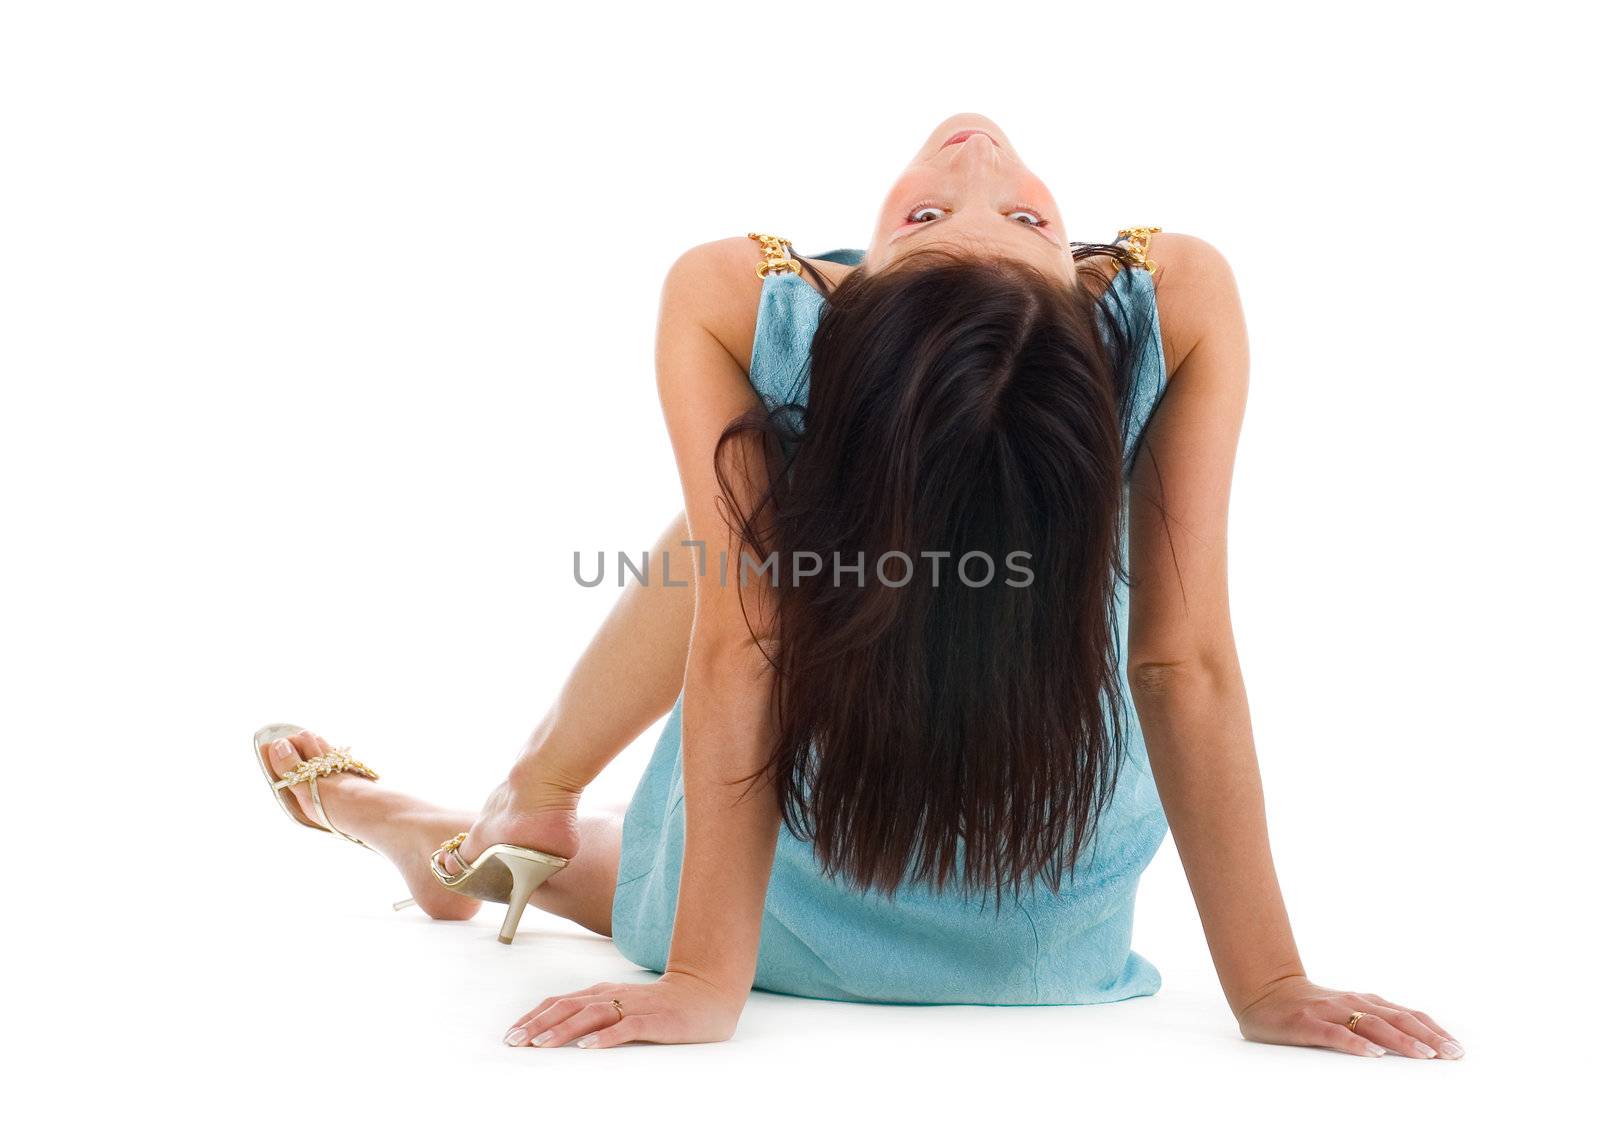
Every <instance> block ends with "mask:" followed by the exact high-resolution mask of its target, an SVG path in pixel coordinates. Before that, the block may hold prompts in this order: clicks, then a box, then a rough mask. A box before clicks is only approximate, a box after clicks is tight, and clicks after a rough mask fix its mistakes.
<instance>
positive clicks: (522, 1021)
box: [506, 983, 616, 1034]
mask: <svg viewBox="0 0 1600 1128" xmlns="http://www.w3.org/2000/svg"><path fill="white" fill-rule="evenodd" d="M615 987H616V984H614V983H596V984H595V985H594V986H593V987H585V988H584V989H583V990H581V991H568V992H567V993H566V994H565V995H551V996H550V997H549V998H547V999H545V1000H544V1001H542V1002H541V1003H540V1004H539V1005H538V1006H536V1007H534V1008H533V1009H532V1010H530V1011H528V1012H527V1013H525V1014H524V1015H523V1016H522V1017H521V1018H519V1019H517V1021H515V1022H513V1023H512V1024H511V1028H510V1029H509V1030H507V1031H506V1033H507V1034H509V1033H511V1031H512V1030H515V1029H516V1028H517V1027H519V1026H525V1025H527V1024H528V1023H530V1022H532V1021H533V1020H534V1019H536V1018H538V1017H539V1016H540V1015H541V1014H543V1013H544V1012H545V1011H547V1010H549V1009H550V1008H551V1007H553V1006H555V1005H556V1004H557V1003H559V1002H561V1001H562V1000H563V999H588V998H592V997H593V996H595V995H600V994H604V993H605V992H607V991H610V990H613V989H614V988H615Z"/></svg>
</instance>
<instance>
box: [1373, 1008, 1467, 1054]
mask: <svg viewBox="0 0 1600 1128" xmlns="http://www.w3.org/2000/svg"><path fill="white" fill-rule="evenodd" d="M1378 1013H1379V1014H1381V1015H1382V1016H1383V1020H1384V1021H1385V1022H1387V1023H1388V1024H1389V1025H1390V1026H1392V1027H1394V1028H1395V1029H1396V1030H1399V1031H1400V1032H1401V1033H1403V1034H1409V1035H1410V1036H1411V1037H1412V1038H1413V1039H1415V1040H1416V1041H1418V1042H1420V1043H1422V1044H1423V1045H1425V1046H1427V1047H1428V1048H1429V1049H1430V1050H1432V1051H1433V1053H1432V1054H1430V1055H1428V1056H1429V1057H1443V1056H1444V1047H1445V1045H1446V1044H1449V1045H1454V1044H1455V1043H1453V1042H1451V1041H1450V1040H1449V1039H1448V1038H1444V1037H1442V1036H1440V1034H1439V1033H1438V1032H1437V1031H1435V1030H1434V1029H1433V1028H1432V1027H1431V1026H1427V1025H1424V1024H1423V1022H1422V1021H1421V1020H1420V1019H1418V1018H1417V1016H1416V1015H1414V1014H1412V1013H1411V1012H1410V1011H1408V1010H1396V1009H1394V1008H1392V1007H1384V1008H1383V1009H1382V1010H1380V1011H1379V1012H1378Z"/></svg>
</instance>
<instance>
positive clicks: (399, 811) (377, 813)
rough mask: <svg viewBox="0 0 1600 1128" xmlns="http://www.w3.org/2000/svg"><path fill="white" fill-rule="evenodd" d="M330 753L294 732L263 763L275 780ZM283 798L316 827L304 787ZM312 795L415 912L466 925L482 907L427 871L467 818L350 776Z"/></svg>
mask: <svg viewBox="0 0 1600 1128" xmlns="http://www.w3.org/2000/svg"><path fill="white" fill-rule="evenodd" d="M332 751H333V748H332V746H331V745H329V744H328V742H327V741H325V740H323V739H322V738H321V737H320V736H318V735H317V734H316V733H312V732H299V733H296V734H295V735H293V736H291V737H288V738H287V739H284V740H278V741H275V742H273V743H272V744H269V745H267V758H268V762H269V763H270V764H271V765H272V770H273V773H274V774H275V775H277V776H279V777H280V778H281V777H282V776H283V775H284V773H286V772H288V771H291V770H293V768H294V767H295V766H296V765H297V764H299V763H301V761H303V760H309V759H312V758H314V757H316V756H325V755H327V754H328V753H330V752H332ZM289 792H290V794H292V795H293V796H294V797H295V801H296V802H297V803H299V805H300V810H301V812H302V813H303V814H304V815H305V817H306V818H307V819H309V820H310V821H312V822H316V821H317V816H316V810H315V808H314V807H313V806H312V804H311V789H310V786H309V785H307V784H300V785H299V786H297V787H293V788H290V789H289ZM317 792H318V794H319V795H320V796H321V798H322V809H323V811H324V812H325V813H326V815H327V817H328V820H329V821H330V822H332V823H333V825H334V826H336V827H338V828H339V829H340V830H342V831H344V833H346V834H349V835H353V836H354V837H356V838H359V839H361V840H362V841H363V842H365V843H366V844H367V845H369V846H371V847H372V848H373V849H374V850H376V851H378V852H379V853H380V854H382V855H383V856H384V857H386V858H388V859H389V861H391V862H393V863H394V865H395V868H396V869H398V870H399V871H400V876H401V877H402V878H404V879H405V883H406V888H408V889H409V890H410V891H411V896H412V898H413V899H414V900H415V901H416V902H417V907H418V908H420V909H421V910H422V911H423V912H425V913H427V914H428V915H429V916H430V917H433V918H434V919H435V920H468V919H470V918H471V917H473V916H474V915H476V913H477V911H478V909H479V908H480V907H482V904H483V903H482V902H481V901H475V900H473V899H472V898H471V897H464V896H462V895H461V894H459V893H453V892H451V891H450V890H448V889H446V888H445V887H444V886H442V885H440V884H439V882H438V880H437V879H435V878H434V876H433V871H432V869H431V868H430V867H429V865H428V858H429V855H431V854H432V853H433V852H434V851H435V850H436V849H438V847H439V843H441V842H443V841H444V840H445V839H447V838H450V837H452V836H453V835H455V834H456V833H457V832H458V831H460V830H461V828H462V827H464V826H467V825H468V824H469V823H470V822H471V821H472V816H471V815H464V814H461V813H459V812H455V811H448V810H445V809H444V808H442V807H435V806H433V805H432V804H429V803H424V802H422V801H421V800H420V799H413V798H411V797H410V796H409V795H401V794H399V793H397V792H395V791H392V790H390V789H389V788H387V787H383V786H380V785H379V784H378V783H376V782H374V781H373V780H370V779H364V778H362V777H361V776H358V775H354V774H352V773H350V772H340V773H338V774H336V775H331V776H326V777H324V778H322V779H320V780H318V781H317ZM511 841H515V839H513V840H511ZM466 856H467V857H469V858H470V857H472V855H470V854H468V855H466Z"/></svg>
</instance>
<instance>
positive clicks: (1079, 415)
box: [716, 244, 1140, 905]
mask: <svg viewBox="0 0 1600 1128" xmlns="http://www.w3.org/2000/svg"><path fill="white" fill-rule="evenodd" d="M1073 253H1074V258H1075V259H1077V260H1082V259H1086V258H1090V257H1091V256H1098V255H1112V256H1117V257H1118V258H1119V259H1121V258H1122V256H1123V255H1124V252H1123V251H1122V249H1121V248H1120V247H1117V246H1106V245H1100V244H1081V245H1076V246H1075V247H1074V249H1073ZM1124 261H1125V260H1124ZM806 265H807V266H809V264H806ZM813 273H815V271H814V269H813ZM817 277H818V278H819V280H820V275H817ZM1078 277H1079V283H1080V284H1079V285H1077V286H1071V285H1068V284H1066V283H1065V282H1063V281H1062V280H1061V279H1059V278H1051V277H1049V276H1047V275H1045V274H1043V273H1042V272H1040V271H1038V270H1035V269H1033V268H1031V267H1029V266H1027V265H1026V264H1024V263H1021V262H1018V261H1014V260H1009V259H997V258H979V257H975V256H971V255H965V254H962V253H957V252H953V251H948V250H942V249H941V250H932V249H927V250H922V251H919V252H916V253H914V254H911V255H908V256H906V257H904V258H902V259H901V260H900V261H899V262H897V263H895V264H894V265H893V266H891V267H889V268H886V269H882V270H878V271H874V272H870V273H869V272H868V271H866V270H864V269H858V270H856V271H854V272H852V273H851V274H850V275H849V276H848V277H847V278H846V279H845V280H844V281H843V282H842V283H840V284H839V285H838V286H837V287H836V288H833V289H832V292H831V293H830V294H829V295H828V302H827V305H826V307H825V309H824V311H823V313H822V316H821V319H820V322H819V324H818V327H817V331H816V334H815V337H814V339H813V341H812V344H811V363H810V391H809V402H808V403H807V404H806V405H805V406H803V407H802V406H801V405H799V404H798V403H790V404H779V405H778V406H777V407H776V409H774V410H771V411H760V412H756V413H752V414H751V415H749V416H747V417H745V418H743V419H740V420H738V421H736V422H735V423H734V424H732V425H731V426H730V427H729V428H728V429H727V431H726V432H725V433H724V434H723V436H722V439H721V442H720V443H719V444H718V447H717V456H716V457H717V477H718V481H719V483H720V486H721V491H722V495H723V502H724V505H725V507H726V510H725V512H726V514H727V516H728V520H729V526H730V530H731V532H732V534H733V536H734V537H735V539H736V541H737V542H741V543H739V545H738V548H739V550H740V551H741V552H744V553H751V554H754V556H755V558H756V559H757V560H764V559H768V558H770V556H771V554H773V553H776V554H777V555H776V558H777V561H778V567H777V568H776V570H775V572H774V574H773V580H774V582H772V583H771V585H770V587H767V588H763V589H762V591H761V593H760V598H763V599H767V598H770V599H772V600H773V601H774V602H773V603H772V604H771V609H772V611H773V614H772V616H771V617H770V619H769V620H768V621H770V622H771V623H772V624H773V626H772V628H771V633H770V635H769V637H765V638H761V639H758V640H757V642H758V643H759V644H760V645H762V646H763V647H764V648H765V649H766V653H767V657H768V660H769V661H770V662H771V663H772V666H773V670H774V677H773V679H772V694H773V696H772V702H771V704H772V710H773V714H772V715H773V724H774V730H775V733H776V736H775V739H774V741H773V745H772V748H771V750H770V755H769V758H768V760H767V762H766V765H765V768H764V769H763V771H762V772H761V773H757V776H755V777H751V778H759V777H760V776H761V775H763V774H764V775H766V776H767V777H768V778H770V779H771V780H772V783H773V786H774V789H775V791H776V795H777V801H778V803H779V805H780V809H781V811H782V814H783V819H784V822H785V824H786V825H787V826H788V827H789V829H790V831H791V832H792V833H794V834H795V835H796V836H798V837H800V838H802V839H809V840H810V841H811V842H812V844H813V848H814V850H815V852H816V855H817V857H818V859H819V861H820V862H821V864H822V866H823V869H824V871H825V872H827V873H829V874H830V875H837V876H842V877H843V878H844V879H846V880H847V881H848V882H849V883H850V884H851V885H852V886H853V887H855V888H858V889H861V890H870V889H874V888H876V889H880V890H883V891H886V892H892V891H893V890H895V889H896V888H898V887H899V886H900V884H901V883H902V882H904V881H908V880H909V881H913V882H919V881H928V882H931V883H932V885H933V886H934V887H935V888H937V889H943V888H944V887H945V886H946V884H947V883H950V882H951V881H952V880H954V881H956V882H958V883H959V885H960V886H961V887H962V888H963V889H964V890H967V891H975V890H992V891H994V892H995V894H996V903H997V905H998V902H999V891H1000V890H1003V889H1004V888H1006V887H1008V886H1009V887H1012V888H1015V889H1016V890H1017V891H1018V892H1020V891H1021V889H1022V887H1023V886H1024V885H1025V884H1026V883H1028V882H1030V881H1031V880H1033V879H1034V878H1035V877H1043V878H1044V879H1045V881H1046V882H1047V883H1048V884H1049V886H1050V888H1052V889H1054V890H1059V888H1060V884H1061V880H1062V874H1063V867H1065V869H1066V872H1067V873H1069V874H1070V873H1071V872H1072V871H1073V870H1074V868H1075V867H1076V865H1077V862H1078V860H1079V857H1080V855H1081V854H1082V853H1083V851H1084V849H1085V847H1086V845H1087V844H1088V842H1089V841H1090V839H1091V837H1092V835H1093V833H1094V829H1095V826H1096V824H1097V822H1098V820H1099V818H1100V816H1101V814H1102V812H1103V810H1104V807H1105V804H1106V802H1107V801H1108V799H1109V797H1110V795H1111V793H1112V791H1113V790H1114V789H1115V786H1116V780H1117V775H1118V768H1119V765H1120V763H1121V760H1122V756H1123V750H1124V747H1125V739H1126V732H1125V724H1126V714H1125V701H1124V694H1123V692H1122V684H1123V683H1122V675H1121V662H1122V655H1121V654H1120V653H1119V651H1118V646H1117V642H1118V637H1119V635H1118V631H1117V624H1116V616H1117V612H1116V603H1115V597H1116V590H1115V589H1116V584H1117V583H1118V582H1119V581H1120V580H1125V579H1126V573H1125V562H1124V560H1123V556H1122V551H1121V544H1122V536H1123V529H1124V526H1123V521H1124V519H1125V514H1124V507H1123V487H1124V470H1125V454H1124V438H1125V436H1126V434H1127V428H1128V426H1129V419H1130V410H1131V403H1132V399H1133V397H1132V394H1131V393H1132V382H1133V373H1134V371H1135V364H1136V361H1137V356H1136V353H1137V350H1138V348H1139V347H1140V342H1139V341H1138V340H1136V339H1135V336H1136V335H1135V334H1130V333H1129V332H1128V331H1127V330H1126V329H1125V328H1124V325H1123V322H1124V318H1122V317H1118V316H1114V315H1112V316H1108V315H1107V311H1106V308H1105V307H1106V305H1107V304H1108V303H1107V302H1104V301H1102V299H1103V298H1104V297H1105V296H1106V289H1107V287H1106V278H1107V276H1106V274H1104V273H1103V272H1102V271H1100V270H1098V269H1095V268H1093V267H1092V266H1088V265H1080V266H1079V276H1078ZM824 284H825V283H824ZM751 457H757V458H761V459H763V460H764V462H765V469H766V485H765V488H764V489H763V490H761V491H760V492H759V493H758V494H757V495H756V496H755V497H754V499H753V500H752V501H750V502H749V503H747V504H745V505H743V506H741V505H739V504H738V503H737V502H736V501H735V500H734V499H736V498H738V497H740V496H745V497H747V498H749V496H750V495H749V492H748V486H749V482H750V481H751V478H750V477H749V475H748V467H749V463H748V461H746V460H748V459H749V458H751ZM741 479H742V481H743V483H744V486H745V488H744V489H743V490H741V489H739V488H736V486H737V484H738V483H739V482H740V481H741ZM895 553H900V554H904V558H901V557H892V561H891V562H890V563H888V564H885V565H882V567H881V570H880V567H878V566H875V565H876V562H879V561H883V560H885V559H886V554H895ZM941 553H947V554H948V555H945V556H941V555H937V554H941ZM971 553H982V554H984V555H985V556H987V557H988V558H989V560H990V561H991V562H992V563H993V565H995V566H997V567H998V574H996V573H995V572H994V571H991V572H990V582H987V583H981V584H980V583H970V582H968V580H969V579H976V578H981V575H982V573H983V572H984V571H985V570H984V569H983V568H982V567H974V568H972V569H970V570H969V571H967V572H964V573H962V574H960V575H958V574H957V567H958V563H959V562H960V561H961V559H962V558H963V557H965V556H967V555H968V554H971ZM930 554H933V555H930ZM1018 554H1022V556H1020V557H1019V556H1018ZM802 557H803V558H806V559H807V560H808V561H810V565H809V566H808V567H806V568H800V567H794V566H793V562H795V561H797V560H799V559H801V558H802ZM818 560H820V561H821V562H823V566H822V567H821V568H820V570H818V571H816V572H815V574H811V575H808V574H806V573H807V572H809V571H811V570H812V569H813V568H815V567H816V562H817V561H818ZM1019 560H1021V561H1024V563H1022V564H1021V565H1020V567H1018V566H1016V565H1017V561H1019ZM861 561H864V562H865V566H864V568H863V569H862V570H861V571H860V572H857V571H855V570H854V566H855V565H856V564H857V563H858V562H861ZM835 562H839V563H840V564H841V565H842V569H836V568H835ZM908 565H909V566H908ZM1024 571H1025V572H1026V573H1028V574H1029V575H1030V576H1031V581H1030V582H1026V583H1024V582H1020V581H1021V580H1022V579H1023V578H1024V577H1023V572H1024ZM936 572H937V574H936ZM974 573H976V574H977V575H973V574H974ZM886 581H887V582H886ZM902 581H905V582H902ZM741 598H743V593H742V592H741Z"/></svg>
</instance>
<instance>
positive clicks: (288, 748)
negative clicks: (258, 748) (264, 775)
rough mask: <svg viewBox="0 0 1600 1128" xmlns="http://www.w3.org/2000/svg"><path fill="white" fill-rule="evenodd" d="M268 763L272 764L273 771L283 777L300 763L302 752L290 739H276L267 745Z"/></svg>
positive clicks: (280, 777)
mask: <svg viewBox="0 0 1600 1128" xmlns="http://www.w3.org/2000/svg"><path fill="white" fill-rule="evenodd" d="M267 763H268V764H270V765H271V766H272V773H273V774H274V775H276V776H277V777H278V778H279V779H282V778H283V777H284V775H285V773H287V772H292V771H293V770H294V769H295V768H296V767H298V766H299V765H300V753H299V751H298V750H297V749H296V748H295V746H294V745H293V744H292V743H290V742H289V740H288V739H283V740H274V741H273V742H272V743H271V744H269V745H267Z"/></svg>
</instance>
